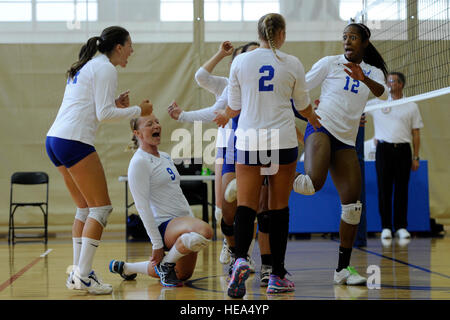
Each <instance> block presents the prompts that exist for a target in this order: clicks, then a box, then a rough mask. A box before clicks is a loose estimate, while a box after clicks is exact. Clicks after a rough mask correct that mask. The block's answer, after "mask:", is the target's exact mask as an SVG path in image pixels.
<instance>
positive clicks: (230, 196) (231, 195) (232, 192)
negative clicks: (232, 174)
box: [224, 178, 237, 202]
mask: <svg viewBox="0 0 450 320" xmlns="http://www.w3.org/2000/svg"><path fill="white" fill-rule="evenodd" d="M236 198H237V186H236V178H235V179H233V180H231V181H230V182H229V183H228V185H227V188H226V189H225V194H224V199H225V200H226V201H227V202H233V201H235V200H236Z"/></svg>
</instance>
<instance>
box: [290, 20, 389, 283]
mask: <svg viewBox="0 0 450 320" xmlns="http://www.w3.org/2000/svg"><path fill="white" fill-rule="evenodd" d="M369 39H370V30H369V28H367V26H365V25H364V24H361V23H352V24H349V25H348V26H347V27H346V28H345V29H344V32H343V41H342V43H343V47H344V54H341V55H336V56H328V57H324V58H322V59H320V60H319V61H318V62H316V63H315V64H314V65H313V67H312V69H311V70H310V71H309V72H308V73H307V74H306V82H307V87H308V89H309V90H311V89H313V88H315V87H317V86H319V85H321V95H320V105H319V108H318V109H317V114H318V115H319V116H320V120H319V122H320V124H321V125H322V126H321V127H320V128H319V129H317V130H315V129H314V128H313V127H312V126H311V125H310V124H308V125H307V127H306V130H305V174H299V175H298V176H297V177H296V179H295V181H294V185H293V186H294V190H295V191H296V192H298V193H301V194H304V195H312V194H314V193H316V192H317V191H319V190H320V189H321V188H322V186H323V185H324V183H325V180H326V178H327V174H328V171H330V174H331V177H332V179H333V182H334V185H335V186H336V189H337V191H338V193H339V198H340V201H341V209H342V210H341V221H340V228H339V234H340V246H339V260H338V266H337V269H336V270H335V272H334V283H335V284H347V285H360V284H365V283H366V278H364V277H362V276H360V275H359V274H358V272H357V271H356V270H355V269H354V268H353V267H351V266H350V257H351V252H352V247H353V244H354V241H355V237H356V233H357V229H358V224H359V222H360V218H361V209H362V204H361V202H360V201H359V199H360V193H361V170H360V166H359V162H358V157H357V154H356V150H355V141H356V135H357V133H358V127H359V124H360V119H361V115H362V112H363V110H364V107H365V105H366V102H367V99H368V96H369V93H373V94H374V95H375V96H376V97H378V98H380V99H382V100H386V99H387V97H388V90H387V87H386V85H385V77H386V74H387V71H386V65H385V62H384V60H383V58H382V57H381V55H380V54H379V53H378V51H377V50H376V49H375V47H374V46H373V45H372V43H371V42H370V40H369ZM319 214H320V213H319Z"/></svg>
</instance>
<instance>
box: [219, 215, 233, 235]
mask: <svg viewBox="0 0 450 320" xmlns="http://www.w3.org/2000/svg"><path fill="white" fill-rule="evenodd" d="M220 230H222V233H223V234H224V235H225V236H228V237H232V236H234V225H231V226H229V225H227V224H226V223H225V221H223V218H222V220H221V221H220Z"/></svg>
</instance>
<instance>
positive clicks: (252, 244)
mask: <svg viewBox="0 0 450 320" xmlns="http://www.w3.org/2000/svg"><path fill="white" fill-rule="evenodd" d="M254 246H255V238H253V240H252V243H250V247H249V248H248V252H247V254H248V256H249V257H251V256H252V252H253V247H254Z"/></svg>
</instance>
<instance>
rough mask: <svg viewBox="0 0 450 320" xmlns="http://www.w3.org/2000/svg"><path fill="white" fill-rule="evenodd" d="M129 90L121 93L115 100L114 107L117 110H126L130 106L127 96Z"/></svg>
mask: <svg viewBox="0 0 450 320" xmlns="http://www.w3.org/2000/svg"><path fill="white" fill-rule="evenodd" d="M129 93H130V90H127V91H125V92H124V93H121V94H120V96H119V97H118V98H117V99H116V107H117V108H128V107H129V106H130V96H129V95H128V94H129Z"/></svg>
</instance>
